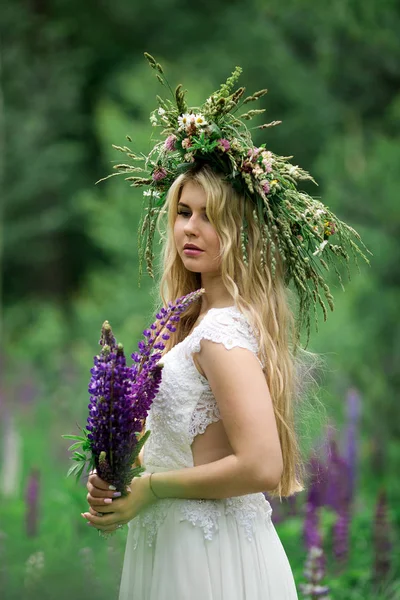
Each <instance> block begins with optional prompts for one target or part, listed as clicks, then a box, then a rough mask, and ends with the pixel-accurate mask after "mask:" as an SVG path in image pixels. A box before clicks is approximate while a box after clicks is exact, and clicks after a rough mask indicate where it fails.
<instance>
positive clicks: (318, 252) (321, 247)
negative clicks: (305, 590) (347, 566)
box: [313, 240, 328, 556]
mask: <svg viewBox="0 0 400 600" xmlns="http://www.w3.org/2000/svg"><path fill="white" fill-rule="evenodd" d="M327 243H328V240H324V241H323V242H321V243H320V245H319V246H318V248H317V249H316V250H315V252H313V256H319V255H320V254H321V253H322V250H323V249H324V248H325V246H326V245H327ZM314 556H318V555H317V554H315V555H314Z"/></svg>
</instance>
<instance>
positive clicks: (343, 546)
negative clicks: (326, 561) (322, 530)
mask: <svg viewBox="0 0 400 600" xmlns="http://www.w3.org/2000/svg"><path fill="white" fill-rule="evenodd" d="M349 526H350V518H349V513H348V510H346V509H345V508H344V509H342V511H341V512H340V513H339V514H338V515H337V517H336V521H335V523H334V525H333V554H334V556H335V559H336V565H337V568H338V572H340V571H342V569H343V567H344V565H345V564H346V561H347V558H348V556H349Z"/></svg>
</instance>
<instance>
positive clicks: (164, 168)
mask: <svg viewBox="0 0 400 600" xmlns="http://www.w3.org/2000/svg"><path fill="white" fill-rule="evenodd" d="M145 56H146V59H147V60H148V62H149V65H150V67H151V68H152V69H153V70H154V71H155V74H156V77H157V79H158V80H159V82H160V83H161V85H163V86H164V88H165V89H166V90H168V92H169V93H170V94H171V97H170V98H161V97H160V96H157V100H158V108H157V109H155V110H153V111H152V112H151V114H150V122H151V124H152V125H153V126H154V127H157V128H159V129H160V130H161V131H160V137H161V139H160V140H159V141H157V142H156V143H155V145H154V147H153V149H152V150H151V151H150V152H149V154H148V155H147V156H146V155H144V154H138V153H135V152H134V151H133V150H132V149H131V148H129V147H128V146H117V145H113V147H114V148H115V149H116V150H118V151H120V152H122V153H123V154H124V155H125V157H126V158H125V160H126V162H123V163H121V164H116V165H115V166H114V169H115V170H116V172H115V173H112V174H111V175H109V176H108V177H112V176H114V175H125V179H126V180H127V181H128V182H129V183H130V185H131V186H134V187H147V188H148V189H147V190H146V191H145V192H144V196H145V202H144V204H145V212H144V214H143V217H142V221H141V224H140V226H139V235H138V240H139V278H140V276H141V273H142V262H143V260H145V261H146V267H147V271H148V273H149V274H150V276H151V277H153V258H154V255H153V250H152V247H153V240H154V236H155V231H156V220H157V217H158V215H159V213H160V212H161V211H162V210H163V207H164V204H165V201H166V197H167V193H168V190H169V188H170V187H171V185H172V183H173V182H174V180H175V179H176V178H177V177H178V176H179V175H180V174H182V173H184V172H185V171H187V170H190V169H193V168H201V167H202V165H208V166H210V167H211V168H212V169H213V170H214V171H216V172H218V173H220V174H222V175H223V176H224V178H225V180H226V181H228V182H229V183H231V185H232V186H233V187H234V188H235V189H236V190H237V191H238V192H239V193H240V194H242V195H243V196H244V198H245V199H246V201H247V202H249V203H250V204H251V206H252V216H253V220H254V222H255V224H256V225H257V226H258V227H259V229H260V231H261V238H262V243H263V248H262V252H261V256H260V264H261V266H263V265H264V264H268V266H269V268H270V270H271V273H272V276H273V277H274V276H275V271H276V264H277V258H278V256H280V259H281V262H282V263H283V265H284V270H285V280H286V283H287V284H289V283H290V282H292V284H293V286H294V288H295V290H296V292H297V294H298V296H299V300H300V302H299V321H300V324H302V323H303V322H305V324H306V327H307V331H308V335H309V330H310V315H309V312H310V311H309V309H310V307H313V309H314V315H315V320H316V322H317V311H316V306H317V305H318V304H319V305H320V306H321V308H322V311H323V315H324V320H325V319H326V316H327V306H326V304H327V305H328V306H329V308H330V309H331V310H333V297H332V294H331V292H330V289H329V286H328V284H327V283H326V280H325V273H324V271H329V269H330V267H332V268H333V269H334V271H335V273H336V275H337V277H338V279H339V282H340V284H341V285H342V287H343V284H342V277H341V272H340V270H339V269H338V266H337V263H338V262H339V263H340V262H342V263H343V264H344V265H345V267H346V268H347V272H348V275H349V277H350V271H349V264H348V263H349V258H350V256H352V257H353V258H354V260H355V261H356V263H357V257H361V258H362V259H364V260H365V261H366V262H367V263H368V259H367V257H366V255H365V253H364V251H365V252H369V251H368V249H367V248H366V247H365V246H364V244H363V242H362V241H361V238H360V236H359V234H358V233H357V232H356V231H355V230H354V229H353V228H352V227H350V226H349V225H347V224H346V223H344V222H343V221H341V220H340V219H339V218H338V217H337V216H336V215H335V214H334V213H333V212H332V211H330V210H329V208H328V207H327V206H325V205H324V204H323V203H322V202H320V201H319V200H317V199H316V198H314V197H312V196H310V195H309V194H308V193H306V192H305V191H302V190H300V189H299V187H298V186H299V183H301V182H302V181H304V180H309V181H311V182H313V183H315V181H314V179H313V178H312V176H311V175H310V174H309V173H308V172H307V171H305V170H303V169H301V168H300V167H299V166H297V165H293V164H292V163H291V162H289V161H290V159H291V158H293V157H291V156H278V155H277V154H274V153H273V152H272V151H271V149H270V148H268V147H267V145H266V144H265V143H264V144H260V145H259V146H258V147H257V146H255V145H254V143H253V140H252V136H251V131H250V130H249V128H248V127H247V122H248V121H250V120H251V119H253V118H254V117H256V116H258V115H259V114H261V113H263V112H264V111H265V109H256V110H247V105H248V104H249V103H252V102H256V101H258V100H259V99H260V98H262V97H263V96H264V95H265V94H266V93H267V90H266V89H262V90H259V91H258V92H255V93H253V94H250V95H249V96H245V93H244V92H245V88H244V87H238V88H237V89H236V90H235V89H234V88H235V85H236V82H237V80H238V78H239V76H240V74H241V72H242V69H241V68H240V67H236V69H235V70H234V71H233V73H232V75H231V76H230V77H228V79H227V81H226V82H225V83H224V84H222V85H221V86H220V88H219V89H218V90H216V91H215V92H214V93H213V94H211V95H210V96H209V97H208V98H207V99H206V101H205V102H204V104H203V105H202V106H199V107H189V106H188V104H187V102H186V97H185V96H186V92H185V91H184V90H183V88H182V85H178V87H177V88H176V89H175V91H173V90H172V88H171V86H170V84H169V82H168V80H167V79H166V77H165V74H164V70H163V68H162V66H161V65H160V64H159V63H158V62H157V61H156V60H155V59H154V58H153V57H152V56H151V55H150V54H148V53H145ZM242 109H243V110H244V112H242V113H240V111H241V110H242ZM280 123H281V121H271V122H269V123H265V124H263V125H259V126H258V129H262V130H266V129H268V128H270V127H273V126H275V125H278V124H280ZM127 139H128V141H130V142H131V141H132V140H131V138H130V137H129V136H127ZM108 177H105V178H104V179H107V178H108ZM100 181H103V180H100ZM248 228H249V223H247V221H246V220H244V221H243V224H242V227H241V231H240V240H241V251H242V256H243V261H244V263H245V264H247V262H248V242H249V240H248Z"/></svg>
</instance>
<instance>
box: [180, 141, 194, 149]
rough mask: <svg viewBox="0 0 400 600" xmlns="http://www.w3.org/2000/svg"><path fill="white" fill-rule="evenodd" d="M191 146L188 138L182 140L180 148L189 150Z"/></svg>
mask: <svg viewBox="0 0 400 600" xmlns="http://www.w3.org/2000/svg"><path fill="white" fill-rule="evenodd" d="M191 145H192V141H191V139H190V138H185V139H184V140H182V148H184V149H185V150H187V149H188V148H190V146H191Z"/></svg>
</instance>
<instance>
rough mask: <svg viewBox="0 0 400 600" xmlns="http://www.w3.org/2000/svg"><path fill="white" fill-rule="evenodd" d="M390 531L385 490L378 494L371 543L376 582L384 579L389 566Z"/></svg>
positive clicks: (390, 550)
mask: <svg viewBox="0 0 400 600" xmlns="http://www.w3.org/2000/svg"><path fill="white" fill-rule="evenodd" d="M390 538H391V531H390V523H389V514H388V503H387V495H386V491H385V490H384V489H382V490H381V491H380V492H379V494H378V499H377V503H376V508H375V517H374V527H373V545H374V580H375V582H376V583H380V582H382V581H383V580H384V579H386V577H387V575H388V574H389V572H390V566H391V552H392V543H391V539H390Z"/></svg>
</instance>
